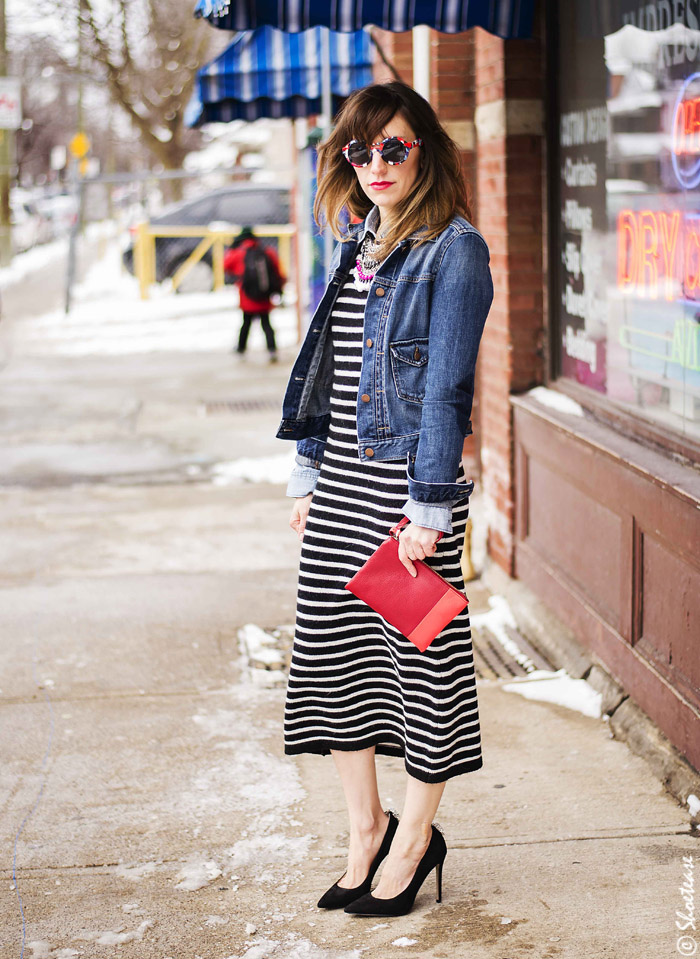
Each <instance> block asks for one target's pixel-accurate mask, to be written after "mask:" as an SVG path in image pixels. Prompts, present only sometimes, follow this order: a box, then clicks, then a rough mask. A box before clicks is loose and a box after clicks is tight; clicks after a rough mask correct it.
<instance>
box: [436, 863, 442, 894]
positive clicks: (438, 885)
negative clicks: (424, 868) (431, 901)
mask: <svg viewBox="0 0 700 959" xmlns="http://www.w3.org/2000/svg"><path fill="white" fill-rule="evenodd" d="M435 902H442V863H441V862H439V863H438V864H437V866H436V867H435Z"/></svg>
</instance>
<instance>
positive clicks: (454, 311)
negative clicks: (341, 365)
mask: <svg viewBox="0 0 700 959" xmlns="http://www.w3.org/2000/svg"><path fill="white" fill-rule="evenodd" d="M378 214H379V210H378V207H376V206H374V207H373V208H372V210H370V212H369V213H368V215H367V217H366V219H365V220H364V222H363V223H359V224H354V225H352V226H350V227H349V229H348V238H347V239H344V240H343V241H341V242H339V243H338V244H337V245H336V247H335V249H334V251H333V256H332V259H331V265H330V272H329V282H328V286H327V287H326V291H325V293H324V295H323V297H322V299H321V302H320V303H319V305H318V307H317V309H316V312H315V313H314V315H313V317H312V319H311V323H310V325H309V328H308V330H307V332H306V336H305V339H304V342H303V344H302V346H301V349H300V351H299V354H298V356H297V359H296V362H295V364H294V366H293V368H292V372H291V375H290V378H289V383H288V385H287V389H286V393H285V397H284V401H283V406H282V417H283V418H282V422H281V423H280V426H279V430H278V432H277V436H278V437H279V438H280V439H290V440H296V443H297V452H296V464H297V465H296V466H295V468H294V470H293V472H292V475H291V477H290V482H289V486H288V487H287V495H288V496H304V495H306V494H307V493H309V492H311V491H312V490H313V489H314V487H315V484H316V480H317V478H318V475H319V471H320V467H321V461H322V460H323V451H324V447H325V443H326V438H327V436H328V428H329V424H330V418H331V415H330V393H331V386H332V380H333V354H332V337H331V336H330V335H329V327H330V315H331V311H332V309H333V305H334V303H335V300H336V297H337V295H338V292H339V290H340V289H341V287H342V286H343V284H344V283H345V281H346V280H347V278H348V275H349V272H350V269H351V268H352V266H353V265H354V263H355V257H356V255H357V249H358V246H359V243H360V241H361V240H362V239H363V237H364V235H365V233H366V232H367V231H368V230H370V231H372V232H376V228H377V225H378ZM420 233H421V231H420V230H419V231H418V232H417V233H414V234H411V236H410V237H408V238H407V239H405V240H403V241H402V242H401V243H399V244H398V245H397V246H396V247H395V248H394V249H393V250H392V252H391V253H390V254H389V255H388V256H387V258H386V259H385V260H384V261H383V263H382V264H381V265H380V266H379V267H378V269H377V272H376V273H375V276H374V279H373V281H372V286H371V288H370V290H369V293H368V296H367V303H366V306H365V315H364V333H363V344H364V345H363V359H362V369H361V374H360V383H359V389H358V396H357V433H358V440H359V442H358V455H359V458H360V460H363V461H364V460H370V459H372V458H374V459H378V460H386V459H400V458H401V457H403V456H405V457H406V470H407V479H408V493H409V499H408V500H407V502H406V504H405V505H404V508H403V512H404V514H405V515H406V516H408V518H409V519H410V520H412V521H413V522H414V523H416V524H418V525H420V526H427V527H431V528H433V529H441V530H443V531H444V532H446V533H449V532H451V529H452V525H451V519H452V516H451V514H452V506H453V504H454V503H455V502H457V501H458V500H459V498H460V497H465V496H467V497H468V496H470V495H471V493H472V491H473V489H474V483H473V481H471V480H470V481H469V482H467V483H457V482H456V478H457V472H458V469H459V465H460V462H461V458H462V447H463V443H464V437H465V436H468V435H469V434H470V433H471V432H472V425H471V420H470V415H471V410H472V400H473V395H474V370H475V366H476V358H477V353H478V349H479V343H480V340H481V335H482V333H483V329H484V324H485V322H486V317H487V315H488V312H489V309H490V307H491V303H492V300H493V282H492V279H491V271H490V269H489V251H488V247H487V245H486V241H485V240H484V238H483V236H482V235H481V234H480V233H479V231H478V230H477V229H476V228H475V227H473V226H472V225H471V223H469V222H468V221H467V220H466V219H464V218H463V217H461V216H455V217H453V219H452V221H451V222H450V224H449V225H448V227H447V228H446V229H445V230H443V232H442V233H441V234H440V235H439V236H437V237H435V238H433V239H431V240H428V241H427V242H424V243H422V244H421V245H420V246H413V245H412V244H411V239H413V238H414V237H417V236H420ZM366 397H369V399H366Z"/></svg>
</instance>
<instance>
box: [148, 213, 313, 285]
mask: <svg viewBox="0 0 700 959" xmlns="http://www.w3.org/2000/svg"><path fill="white" fill-rule="evenodd" d="M241 229H242V227H241V226H235V225H230V226H227V227H226V229H225V230H222V229H219V228H218V227H217V228H216V229H212V228H210V227H207V226H154V225H152V224H151V223H139V225H138V227H137V230H136V238H135V241H134V273H135V275H136V278H137V280H138V281H139V290H140V292H141V299H142V300H147V299H148V292H149V288H150V286H151V284H152V283H155V282H156V239H157V238H159V237H164V238H181V237H185V238H186V237H194V238H197V237H201V240H200V242H199V243H198V244H197V246H196V247H195V248H194V250H193V251H192V252H191V253H190V255H189V256H188V257H187V259H186V260H185V261H184V262H183V263H181V264H180V266H179V267H178V268H177V270H176V271H175V273H174V274H173V277H172V285H173V290H177V288H178V286H179V285H180V283H182V281H183V279H184V278H185V277H186V276H187V274H188V273H189V271H190V270H191V269H192V267H193V266H194V265H195V263H199V261H200V260H201V259H202V257H203V256H205V255H206V254H207V253H208V252H209V250H211V258H212V267H213V271H214V289H215V290H221V289H223V287H224V283H225V280H224V250H225V248H226V247H227V246H230V245H231V243H232V242H233V239H234V238H235V237H236V236H238V234H239V233H240V232H241ZM253 232H254V233H255V235H256V236H258V237H271V236H272V237H274V236H276V237H277V238H278V240H279V259H280V267H281V269H282V272H283V273H284V275H285V276H289V275H290V269H291V260H292V237H293V236H294V234H295V233H296V230H295V228H294V227H293V226H290V225H289V224H272V225H268V224H266V225H264V226H254V227H253Z"/></svg>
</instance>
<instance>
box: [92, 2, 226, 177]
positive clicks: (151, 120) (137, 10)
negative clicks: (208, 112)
mask: <svg viewBox="0 0 700 959" xmlns="http://www.w3.org/2000/svg"><path fill="white" fill-rule="evenodd" d="M78 22H79V24H80V35H81V50H80V53H81V57H82V58H84V60H85V59H86V60H87V61H88V62H89V63H90V64H91V65H92V67H93V68H94V70H95V72H96V74H97V76H98V77H100V78H103V79H104V80H106V82H107V84H108V87H109V90H110V93H111V96H112V99H113V101H114V102H115V103H116V104H118V106H119V107H121V108H122V109H123V110H124V111H125V112H126V113H127V115H128V116H129V118H130V120H131V122H132V123H133V125H134V126H135V127H136V128H137V129H138V130H139V131H140V133H141V137H142V142H143V144H144V146H145V147H146V148H147V149H148V150H149V151H150V152H151V153H152V154H153V156H154V157H155V158H156V159H157V160H158V161H160V162H161V163H162V164H163V166H164V167H166V169H175V168H178V167H180V166H181V164H182V160H183V158H184V156H185V154H186V153H188V152H189V150H191V149H192V146H193V144H194V142H196V135H193V134H192V131H190V130H189V129H188V128H187V127H185V125H184V122H183V111H184V108H185V106H186V104H187V102H188V100H189V99H190V96H191V94H192V90H193V87H194V83H195V79H196V71H197V70H198V68H199V67H200V66H202V64H203V63H204V61H205V59H206V57H207V54H208V53H209V51H210V50H211V48H212V43H213V34H214V31H213V30H212V29H211V27H209V26H208V25H206V24H202V23H201V22H197V21H195V20H194V18H193V16H192V7H191V4H189V3H183V2H182V0H78Z"/></svg>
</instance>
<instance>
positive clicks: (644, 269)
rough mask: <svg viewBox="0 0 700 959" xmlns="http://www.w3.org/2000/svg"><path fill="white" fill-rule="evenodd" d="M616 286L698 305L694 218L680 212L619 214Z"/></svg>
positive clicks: (699, 261) (698, 237) (699, 260)
mask: <svg viewBox="0 0 700 959" xmlns="http://www.w3.org/2000/svg"><path fill="white" fill-rule="evenodd" d="M617 286H618V289H619V290H620V291H621V292H623V293H629V294H632V295H635V296H638V297H640V298H643V299H651V300H656V299H658V298H659V295H660V294H661V295H663V296H664V297H665V299H666V300H667V301H669V302H671V301H673V300H676V299H678V298H679V294H680V295H681V297H682V298H683V299H685V300H690V301H692V302H695V301H700V216H698V215H697V214H688V213H686V212H684V211H682V210H620V212H619V214H618V217H617Z"/></svg>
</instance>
